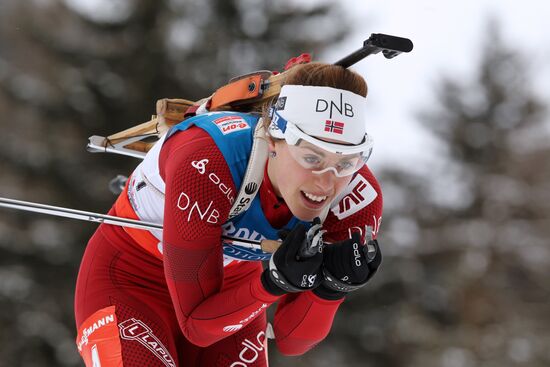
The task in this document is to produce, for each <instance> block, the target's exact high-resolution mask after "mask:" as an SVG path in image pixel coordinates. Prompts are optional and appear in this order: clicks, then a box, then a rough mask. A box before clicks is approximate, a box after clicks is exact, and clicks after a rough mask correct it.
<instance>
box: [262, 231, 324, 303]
mask: <svg viewBox="0 0 550 367" xmlns="http://www.w3.org/2000/svg"><path fill="white" fill-rule="evenodd" d="M319 228H320V225H319ZM306 236H307V234H306V229H305V227H304V225H303V224H302V223H299V224H297V225H296V227H294V228H293V229H292V230H291V231H290V232H287V231H280V232H279V237H281V238H282V239H283V243H282V244H281V246H280V247H279V248H278V249H277V251H275V253H274V254H273V256H271V260H270V261H269V268H267V269H265V270H264V272H263V273H262V284H263V286H264V288H265V289H266V290H267V291H268V292H269V293H271V294H274V295H282V294H284V293H287V292H301V291H307V290H311V289H314V288H316V287H317V286H318V285H319V284H320V283H321V281H322V279H323V272H322V265H323V254H322V253H321V244H320V243H315V244H314V246H313V248H315V247H316V246H317V250H316V251H309V252H308V251H304V249H306V248H307V247H308V245H307V243H308V241H307V240H306ZM315 238H316V240H317V239H318V238H320V235H319V236H315Z"/></svg>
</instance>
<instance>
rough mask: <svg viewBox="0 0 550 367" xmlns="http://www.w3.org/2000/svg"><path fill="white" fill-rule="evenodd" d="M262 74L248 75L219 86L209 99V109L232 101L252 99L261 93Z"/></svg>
mask: <svg viewBox="0 0 550 367" xmlns="http://www.w3.org/2000/svg"><path fill="white" fill-rule="evenodd" d="M261 83H262V75H250V76H248V77H245V78H243V79H239V80H237V81H234V82H232V83H229V84H227V85H224V86H223V87H221V88H219V89H218V90H217V91H216V92H215V93H214V95H213V96H212V99H211V100H210V106H209V107H210V110H211V111H213V110H216V109H218V108H219V107H222V106H227V105H230V104H232V103H234V102H238V101H243V100H247V99H252V98H256V97H258V96H260V94H261V88H260V87H261Z"/></svg>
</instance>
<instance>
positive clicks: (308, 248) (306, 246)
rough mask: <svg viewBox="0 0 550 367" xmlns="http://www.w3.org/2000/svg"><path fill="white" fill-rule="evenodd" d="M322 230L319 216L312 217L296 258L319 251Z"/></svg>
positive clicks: (302, 257) (320, 248)
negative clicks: (311, 223) (311, 222)
mask: <svg viewBox="0 0 550 367" xmlns="http://www.w3.org/2000/svg"><path fill="white" fill-rule="evenodd" d="M324 232H325V231H323V230H322V229H321V219H319V217H316V218H315V219H313V225H312V226H311V228H310V229H309V230H308V231H307V233H306V238H305V239H304V243H303V244H302V247H301V248H300V251H299V252H298V256H296V260H300V259H307V258H309V257H312V256H315V255H316V254H317V253H319V252H321V251H322V247H323V233H324Z"/></svg>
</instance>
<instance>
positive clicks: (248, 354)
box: [230, 331, 267, 367]
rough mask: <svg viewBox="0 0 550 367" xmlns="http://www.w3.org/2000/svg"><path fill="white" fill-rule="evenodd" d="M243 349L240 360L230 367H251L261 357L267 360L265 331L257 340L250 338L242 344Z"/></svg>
mask: <svg viewBox="0 0 550 367" xmlns="http://www.w3.org/2000/svg"><path fill="white" fill-rule="evenodd" d="M241 345H242V346H243V348H242V349H241V351H240V353H239V360H238V361H235V362H233V363H232V364H231V366H230V367H249V366H252V365H253V363H254V362H256V361H257V360H258V357H260V356H261V355H263V356H264V358H266V359H267V355H266V354H267V338H266V336H265V332H264V331H260V332H259V333H258V334H257V335H256V340H249V339H248V338H247V339H245V340H243V341H242V342H241Z"/></svg>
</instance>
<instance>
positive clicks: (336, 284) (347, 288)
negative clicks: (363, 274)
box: [323, 267, 367, 292]
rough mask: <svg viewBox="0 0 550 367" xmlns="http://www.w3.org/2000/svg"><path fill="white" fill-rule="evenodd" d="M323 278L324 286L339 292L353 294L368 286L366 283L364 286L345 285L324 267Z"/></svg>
mask: <svg viewBox="0 0 550 367" xmlns="http://www.w3.org/2000/svg"><path fill="white" fill-rule="evenodd" d="M323 277H324V281H323V285H324V286H325V287H327V288H329V289H332V290H333V291H337V292H352V291H355V290H357V289H359V288H361V287H362V286H364V285H365V284H367V283H366V282H365V283H363V284H357V285H353V284H348V283H345V282H343V281H341V280H340V279H338V278H336V277H335V276H334V275H332V274H331V273H330V271H328V269H327V268H325V267H323Z"/></svg>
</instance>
